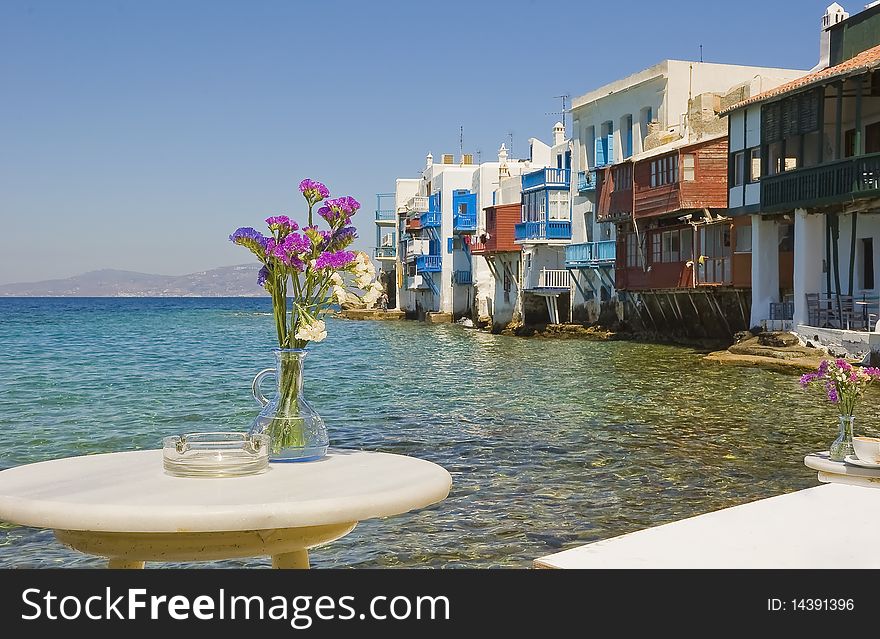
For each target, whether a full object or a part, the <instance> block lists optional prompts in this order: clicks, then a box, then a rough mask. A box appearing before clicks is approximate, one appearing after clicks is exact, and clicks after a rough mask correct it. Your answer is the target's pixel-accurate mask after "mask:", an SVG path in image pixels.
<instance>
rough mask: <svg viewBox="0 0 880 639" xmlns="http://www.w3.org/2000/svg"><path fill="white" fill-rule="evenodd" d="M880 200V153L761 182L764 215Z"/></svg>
mask: <svg viewBox="0 0 880 639" xmlns="http://www.w3.org/2000/svg"><path fill="white" fill-rule="evenodd" d="M868 197H880V153H872V154H870V155H861V156H858V157H852V158H845V159H843V160H836V161H834V162H826V163H824V164H819V165H817V166H809V167H804V168H801V169H794V170H791V171H785V172H784V173H778V174H776V175H768V176H767V177H764V178H762V179H761V207H762V209H763V210H764V211H771V210H776V211H783V210H791V209H794V208H799V207H803V208H814V207H820V206H830V205H834V204H840V203H843V202H850V201H852V200H853V199H856V198H868Z"/></svg>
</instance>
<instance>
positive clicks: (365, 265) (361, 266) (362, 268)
mask: <svg viewBox="0 0 880 639" xmlns="http://www.w3.org/2000/svg"><path fill="white" fill-rule="evenodd" d="M354 274H355V275H356V276H358V277H360V276H362V275H367V274H369V276H370V277H371V278H372V277H373V276H374V275H375V274H376V267H375V266H373V262H372V260H370V257H369V256H368V255H367V254H366V253H363V252H361V253H358V254H357V258H356V260H355V263H354Z"/></svg>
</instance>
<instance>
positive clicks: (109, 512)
mask: <svg viewBox="0 0 880 639" xmlns="http://www.w3.org/2000/svg"><path fill="white" fill-rule="evenodd" d="M451 486H452V478H451V477H450V475H449V473H448V472H447V471H446V470H445V469H443V468H441V467H440V466H438V465H436V464H433V463H431V462H429V461H425V460H422V459H416V458H414V457H406V456H403V455H390V454H387V453H371V452H362V451H355V450H337V449H331V450H330V452H329V453H328V454H327V456H326V457H324V458H322V459H319V460H316V461H312V462H297V463H273V464H270V465H269V470H268V471H267V472H265V473H263V474H260V475H250V476H245V477H231V478H199V479H191V478H181V477H172V476H170V475H167V474H165V471H164V470H163V467H162V451H161V450H145V451H133V452H125V453H108V454H102V455H87V456H84V457H68V458H65V459H56V460H53V461H46V462H40V463H36V464H27V465H25V466H18V467H15V468H10V469H8V470H4V471H2V472H0V520H4V521H9V522H12V523H16V524H20V525H23V526H34V527H38V528H53V529H56V530H75V531H101V532H144V533H147V532H149V533H157V532H172V533H174V532H211V531H240V530H265V529H274V528H299V527H303V526H319V525H325V524H339V523H346V522H357V521H362V520H364V519H370V518H373V517H386V516H389V515H397V514H400V513H403V512H407V511H409V510H413V509H416V508H422V507H424V506H427V505H429V504H433V503H436V502H439V501H442V500H444V499H445V498H446V496H447V495H448V494H449V489H450V487H451Z"/></svg>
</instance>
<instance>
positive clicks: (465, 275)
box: [455, 271, 474, 284]
mask: <svg viewBox="0 0 880 639" xmlns="http://www.w3.org/2000/svg"><path fill="white" fill-rule="evenodd" d="M473 282H474V280H473V276H472V275H471V272H470V271H456V272H455V283H456V284H473Z"/></svg>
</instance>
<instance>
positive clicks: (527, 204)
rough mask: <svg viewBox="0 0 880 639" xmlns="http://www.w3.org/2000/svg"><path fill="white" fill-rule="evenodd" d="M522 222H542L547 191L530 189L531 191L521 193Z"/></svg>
mask: <svg viewBox="0 0 880 639" xmlns="http://www.w3.org/2000/svg"><path fill="white" fill-rule="evenodd" d="M522 203H523V210H522V221H523V222H543V221H544V213H545V211H546V208H547V192H546V191H532V192H531V193H523V196H522Z"/></svg>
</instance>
